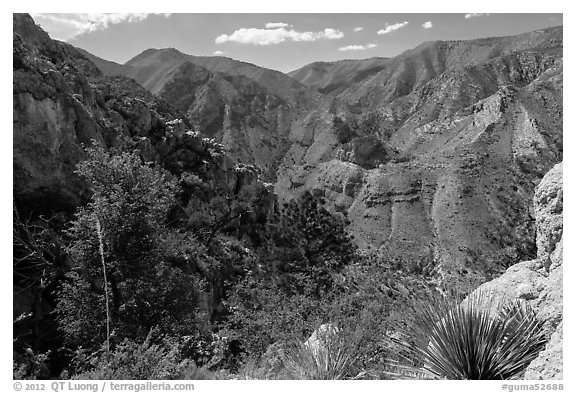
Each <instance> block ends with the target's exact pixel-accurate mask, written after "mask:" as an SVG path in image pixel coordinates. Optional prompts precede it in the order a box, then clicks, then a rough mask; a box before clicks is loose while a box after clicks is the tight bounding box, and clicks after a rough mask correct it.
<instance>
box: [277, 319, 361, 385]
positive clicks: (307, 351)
mask: <svg viewBox="0 0 576 393" xmlns="http://www.w3.org/2000/svg"><path fill="white" fill-rule="evenodd" d="M323 326H326V325H323ZM323 326H321V328H319V329H317V330H316V331H315V333H316V340H309V341H307V342H306V343H304V344H301V343H295V344H293V345H292V346H290V347H288V349H287V350H286V352H285V354H286V355H285V360H284V367H285V369H286V371H287V374H288V375H289V376H290V378H291V379H321V380H337V379H357V378H360V377H362V376H363V375H365V372H364V371H363V370H362V368H361V365H360V361H361V357H362V349H363V348H362V347H361V346H360V345H359V342H358V341H357V340H356V339H355V336H354V335H353V334H350V333H351V332H344V331H340V330H338V329H336V328H334V327H332V325H328V328H327V329H322V327H323Z"/></svg>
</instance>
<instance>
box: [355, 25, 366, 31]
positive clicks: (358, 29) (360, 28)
mask: <svg viewBox="0 0 576 393" xmlns="http://www.w3.org/2000/svg"><path fill="white" fill-rule="evenodd" d="M362 30H364V28H363V27H361V26H358V27H355V28H354V32H358V31H362Z"/></svg>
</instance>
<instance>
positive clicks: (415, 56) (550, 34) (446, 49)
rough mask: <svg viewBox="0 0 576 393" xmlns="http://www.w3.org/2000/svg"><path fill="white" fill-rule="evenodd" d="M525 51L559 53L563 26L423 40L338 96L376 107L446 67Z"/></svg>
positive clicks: (470, 63) (428, 79) (409, 91)
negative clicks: (473, 37) (464, 38)
mask: <svg viewBox="0 0 576 393" xmlns="http://www.w3.org/2000/svg"><path fill="white" fill-rule="evenodd" d="M526 51H528V52H537V53H539V54H541V55H550V56H555V57H557V56H562V27H556V28H549V29H545V30H538V31H534V32H530V33H526V34H521V35H518V36H510V37H496V38H483V39H477V40H470V41H433V42H426V43H424V44H421V45H419V46H418V47H416V48H414V49H411V50H408V51H406V52H404V53H402V54H400V55H398V56H396V57H394V58H393V59H391V60H390V61H389V62H388V63H387V64H386V66H385V68H384V69H383V70H382V71H380V72H378V73H377V74H375V75H373V76H372V77H370V78H368V79H366V80H364V81H362V82H361V83H358V84H356V85H354V86H352V87H351V88H350V89H347V90H346V91H345V92H342V93H341V94H340V95H339V97H340V98H342V99H344V100H346V101H347V102H349V103H351V104H355V105H362V106H364V107H369V108H379V107H382V106H385V105H387V104H388V103H390V102H391V101H393V100H395V99H397V98H399V97H402V96H405V95H408V94H409V93H411V92H413V91H414V90H416V89H417V88H419V87H422V86H423V85H425V84H426V83H427V82H428V81H430V80H432V79H433V78H435V77H437V76H438V75H440V74H442V73H444V72H445V71H447V70H455V69H462V71H465V70H466V69H467V68H468V67H470V66H475V65H479V64H484V63H486V62H489V61H490V60H491V59H497V58H501V57H504V56H506V55H510V54H513V53H520V52H526ZM485 97H486V96H484V97H482V98H485Z"/></svg>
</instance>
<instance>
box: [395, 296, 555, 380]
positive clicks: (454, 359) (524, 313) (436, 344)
mask: <svg viewBox="0 0 576 393" xmlns="http://www.w3.org/2000/svg"><path fill="white" fill-rule="evenodd" d="M489 296H490V295H489V294H488V293H484V292H481V291H480V292H476V293H473V294H472V295H471V296H469V297H468V299H467V300H466V301H464V302H463V303H458V302H457V301H456V300H444V301H442V302H439V303H437V304H433V305H432V304H430V305H427V306H424V307H423V308H422V310H421V314H420V315H419V318H417V319H416V321H417V322H416V324H415V325H414V327H413V331H412V335H411V339H412V340H409V341H413V345H412V343H410V342H409V341H404V342H403V345H404V346H405V347H406V349H408V350H409V352H410V353H411V354H412V355H413V356H414V358H419V359H420V360H421V364H422V365H423V367H422V368H423V370H424V371H425V372H429V373H430V374H431V375H433V376H434V377H436V378H442V379H499V380H502V379H511V378H515V377H518V376H520V375H521V374H522V372H523V371H524V370H525V368H526V367H527V366H528V365H529V364H530V362H531V361H532V360H534V359H535V358H536V356H537V355H538V353H539V352H540V351H541V350H542V349H543V348H544V345H545V344H546V336H545V333H544V331H543V329H542V322H541V321H539V320H538V319H537V317H536V314H535V313H534V311H532V310H531V309H530V307H529V306H528V305H527V304H526V303H520V302H519V301H516V302H510V303H504V302H495V301H493V300H490V297H489Z"/></svg>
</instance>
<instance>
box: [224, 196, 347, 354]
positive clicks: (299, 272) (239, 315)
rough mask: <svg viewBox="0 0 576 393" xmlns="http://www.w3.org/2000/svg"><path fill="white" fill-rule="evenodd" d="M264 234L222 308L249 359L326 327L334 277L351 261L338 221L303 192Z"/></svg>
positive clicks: (319, 203)
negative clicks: (254, 253) (262, 243)
mask: <svg viewBox="0 0 576 393" xmlns="http://www.w3.org/2000/svg"><path fill="white" fill-rule="evenodd" d="M267 233H268V237H267V239H265V241H264V245H263V246H262V247H261V248H260V249H259V250H257V254H256V258H255V259H254V260H253V264H252V265H250V266H247V267H246V272H245V275H244V277H243V279H241V280H240V281H239V282H238V283H237V284H236V285H235V286H234V287H233V288H232V289H231V294H230V297H229V299H228V302H227V304H228V306H229V310H230V316H229V327H230V329H232V330H233V331H234V332H235V334H236V338H238V339H239V340H241V341H242V343H243V345H244V348H245V349H246V351H247V352H248V353H250V354H252V355H260V354H262V353H263V352H264V351H265V350H266V348H267V347H268V346H269V345H270V344H272V343H274V342H278V341H281V342H287V341H290V340H293V339H297V340H301V339H303V338H304V337H306V335H309V334H310V333H312V332H313V331H314V329H315V328H316V327H317V326H318V325H319V324H320V323H324V322H326V321H327V319H329V318H330V311H331V303H332V302H333V301H334V298H335V296H336V295H337V293H338V290H336V285H337V277H338V275H339V274H340V273H341V272H342V269H343V268H344V266H346V265H348V264H350V263H351V262H352V261H354V260H355V258H356V257H357V254H356V247H355V246H354V244H353V243H352V240H351V238H350V236H349V235H348V234H347V233H346V229H345V222H344V220H342V219H341V218H339V217H338V216H335V215H332V214H331V213H330V212H329V211H328V210H327V209H326V208H325V207H324V206H323V201H322V200H321V199H319V198H317V197H314V196H313V195H312V194H310V193H308V192H306V193H305V194H304V195H303V196H302V197H300V198H299V199H297V200H295V201H292V202H290V203H288V204H286V205H285V206H284V208H283V209H282V210H281V211H280V212H279V213H278V214H277V216H276V218H275V219H274V220H273V222H271V223H269V224H268V227H267Z"/></svg>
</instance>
